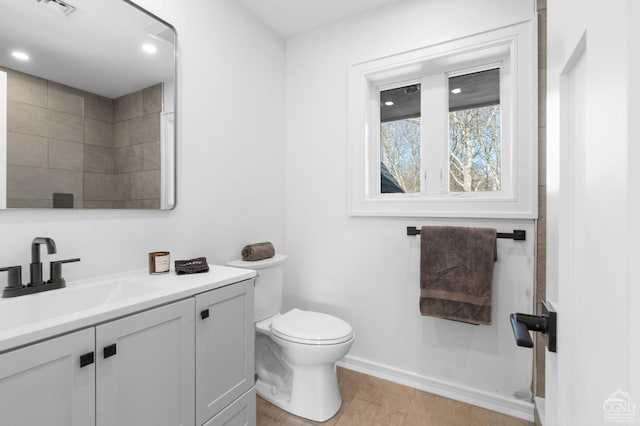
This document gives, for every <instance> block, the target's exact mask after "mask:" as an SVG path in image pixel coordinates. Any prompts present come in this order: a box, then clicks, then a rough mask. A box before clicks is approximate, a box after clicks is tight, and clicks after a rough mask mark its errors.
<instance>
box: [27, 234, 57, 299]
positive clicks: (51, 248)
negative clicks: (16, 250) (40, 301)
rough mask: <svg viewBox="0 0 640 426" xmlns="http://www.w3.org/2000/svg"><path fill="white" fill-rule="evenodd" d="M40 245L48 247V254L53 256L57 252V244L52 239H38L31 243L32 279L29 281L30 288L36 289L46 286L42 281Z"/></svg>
mask: <svg viewBox="0 0 640 426" xmlns="http://www.w3.org/2000/svg"><path fill="white" fill-rule="evenodd" d="M40 244H46V245H47V253H49V254H53V253H55V252H56V243H55V241H53V239H52V238H46V237H36V238H34V239H33V241H32V242H31V265H30V272H31V275H30V277H31V279H30V280H29V286H31V287H35V286H38V285H42V284H44V281H42V262H41V261H40Z"/></svg>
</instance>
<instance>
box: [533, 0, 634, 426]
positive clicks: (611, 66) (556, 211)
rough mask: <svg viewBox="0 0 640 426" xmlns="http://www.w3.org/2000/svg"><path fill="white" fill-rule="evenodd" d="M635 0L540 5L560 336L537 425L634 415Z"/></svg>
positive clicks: (551, 296)
mask: <svg viewBox="0 0 640 426" xmlns="http://www.w3.org/2000/svg"><path fill="white" fill-rule="evenodd" d="M634 3H636V4H634ZM637 3H638V2H637V1H625V0H611V1H607V2H602V1H596V0H588V1H584V0H549V1H548V5H547V19H548V36H547V40H548V56H547V63H548V68H547V100H548V102H547V157H548V163H547V167H548V173H547V204H548V206H547V208H548V210H547V211H548V213H547V219H548V225H547V226H548V228H547V299H548V300H549V301H550V302H551V303H552V304H553V305H554V306H555V308H556V309H557V312H558V345H557V353H555V354H554V353H550V352H547V356H546V365H547V367H546V417H545V422H544V424H545V426H574V425H575V426H578V425H579V426H585V425H603V424H605V425H606V424H609V423H621V422H622V423H630V424H640V412H638V413H636V409H635V404H640V394H638V393H637V391H638V385H639V384H640V381H639V378H638V376H637V371H638V370H637V367H636V366H635V365H634V364H638V363H639V362H640V359H638V358H637V349H634V348H637V343H633V342H637V340H638V339H639V338H640V332H639V331H638V327H639V326H640V323H638V321H637V319H638V314H637V313H635V312H634V311H636V310H637V307H638V303H640V300H639V299H638V290H637V289H636V288H637V287H638V286H639V285H640V280H639V279H638V277H637V276H638V274H637V273H636V272H635V271H634V269H635V268H634V267H635V265H634V263H635V264H638V263H640V257H638V256H637V254H638V249H636V248H635V247H634V245H637V244H639V243H640V242H636V241H634V240H633V238H632V236H633V234H634V233H635V234H637V231H634V230H633V228H632V227H631V225H632V224H633V222H634V221H635V220H637V219H640V217H635V218H634V216H633V213H634V212H637V207H636V206H637V203H638V200H640V189H638V184H637V183H635V180H634V179H631V178H630V177H631V176H632V175H633V174H635V175H636V176H637V175H638V172H637V171H634V168H635V169H638V168H639V166H638V165H637V164H635V163H637V162H634V158H633V155H632V154H633V152H634V151H639V148H638V147H637V145H638V144H639V141H638V131H637V130H636V127H637V125H638V124H639V123H640V116H635V117H634V116H632V115H631V111H633V103H634V102H638V101H637V100H635V98H637V97H638V96H639V95H640V90H638V85H637V84H635V83H634V84H631V67H630V65H631V64H632V62H630V58H631V57H632V56H637V55H638V47H637V44H638V42H640V39H638V38H634V37H633V36H632V34H631V33H630V31H631V27H632V26H634V25H635V26H637V25H638V22H640V14H639V13H638V9H639V8H638V6H637ZM631 23H632V25H631ZM635 31H637V30H635ZM636 35H637V33H636ZM636 61H637V59H636ZM636 68H638V67H636ZM633 78H634V79H635V78H637V77H635V76H634V77H633ZM635 110H636V111H637V110H638V109H637V108H636V109H635ZM634 253H635V254H636V256H633V254H634ZM634 319H635V323H634ZM633 353H635V354H636V357H633V356H632V354H633ZM638 411H640V410H638Z"/></svg>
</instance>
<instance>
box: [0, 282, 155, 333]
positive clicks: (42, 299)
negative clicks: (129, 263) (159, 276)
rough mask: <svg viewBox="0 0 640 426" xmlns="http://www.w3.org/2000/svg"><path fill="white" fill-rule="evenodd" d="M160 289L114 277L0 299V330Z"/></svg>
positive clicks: (50, 318)
mask: <svg viewBox="0 0 640 426" xmlns="http://www.w3.org/2000/svg"><path fill="white" fill-rule="evenodd" d="M160 290H161V288H158V287H154V286H151V285H147V284H141V283H137V282H135V281H130V280H115V281H105V282H99V283H95V284H83V285H75V286H70V287H65V288H62V289H56V290H48V291H44V292H42V293H36V294H30V295H26V296H17V297H14V298H9V299H1V300H0V332H2V331H4V330H8V329H12V328H16V327H24V326H29V325H31V324H34V323H37V322H40V321H49V320H52V319H55V318H58V317H61V316H66V315H74V314H77V313H78V312H82V311H86V310H88V309H94V308H100V307H104V306H106V305H113V304H117V303H120V302H123V301H126V300H129V299H133V298H136V297H142V296H148V295H150V294H153V293H156V292H158V291H160Z"/></svg>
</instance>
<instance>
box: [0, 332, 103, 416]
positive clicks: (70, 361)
mask: <svg viewBox="0 0 640 426" xmlns="http://www.w3.org/2000/svg"><path fill="white" fill-rule="evenodd" d="M93 349H94V330H93V328H89V329H85V330H81V331H78V332H75V333H71V334H67V335H65V336H62V337H58V338H55V339H51V340H46V341H44V342H42V343H36V344H34V345H30V346H27V347H24V348H22V349H17V350H15V351H11V352H7V353H5V354H2V355H0V424H2V425H7V426H9V425H11V426H33V425H50V426H91V425H94V424H95V397H94V396H95V368H94V367H95V363H94V362H93V356H92V355H93ZM83 355H86V356H84V357H83ZM81 357H82V360H83V362H82V363H81V361H80V360H81Z"/></svg>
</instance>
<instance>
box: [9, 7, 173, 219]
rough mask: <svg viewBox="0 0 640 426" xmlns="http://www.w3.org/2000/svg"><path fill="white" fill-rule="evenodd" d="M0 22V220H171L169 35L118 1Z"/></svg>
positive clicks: (21, 11) (14, 13) (27, 11)
mask: <svg viewBox="0 0 640 426" xmlns="http://www.w3.org/2000/svg"><path fill="white" fill-rule="evenodd" d="M0 11H1V12H0V208H92V209H95V208H100V209H172V208H173V207H174V206H175V143H176V141H175V134H176V132H175V118H174V115H175V99H176V93H175V90H176V89H175V87H176V85H175V75H176V74H175V73H176V33H175V30H174V28H173V27H172V26H171V25H169V24H168V23H166V22H164V21H162V20H161V19H159V18H157V17H155V16H153V15H152V14H150V13H148V12H146V11H144V10H143V9H141V8H140V7H138V6H136V5H135V4H134V3H132V2H129V1H127V0H100V1H95V0H69V1H67V0H64V1H62V0H21V1H15V0H0Z"/></svg>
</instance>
